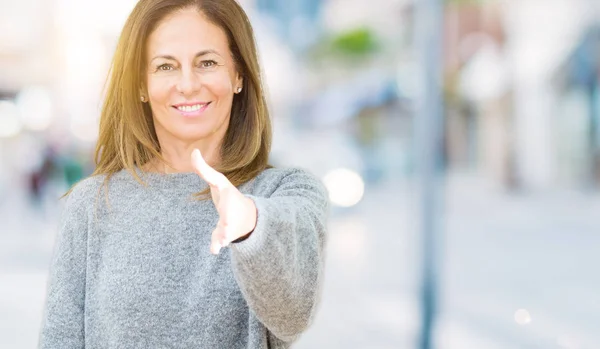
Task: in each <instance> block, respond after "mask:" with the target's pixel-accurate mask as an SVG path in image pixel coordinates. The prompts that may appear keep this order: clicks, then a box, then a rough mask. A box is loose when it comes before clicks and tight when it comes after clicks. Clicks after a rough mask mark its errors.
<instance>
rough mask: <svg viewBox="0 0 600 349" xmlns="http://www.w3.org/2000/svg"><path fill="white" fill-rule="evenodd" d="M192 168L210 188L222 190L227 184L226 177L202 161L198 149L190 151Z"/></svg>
mask: <svg viewBox="0 0 600 349" xmlns="http://www.w3.org/2000/svg"><path fill="white" fill-rule="evenodd" d="M192 166H194V169H195V170H196V173H198V175H200V177H202V178H203V179H204V180H205V181H206V182H207V183H208V184H210V185H211V186H215V187H217V188H224V187H226V186H227V185H228V184H229V180H228V179H227V177H225V176H224V175H223V174H222V173H220V172H218V171H217V170H215V169H214V168H212V167H210V165H209V164H207V163H206V161H204V158H203V157H202V154H201V153H200V150H198V149H194V151H192Z"/></svg>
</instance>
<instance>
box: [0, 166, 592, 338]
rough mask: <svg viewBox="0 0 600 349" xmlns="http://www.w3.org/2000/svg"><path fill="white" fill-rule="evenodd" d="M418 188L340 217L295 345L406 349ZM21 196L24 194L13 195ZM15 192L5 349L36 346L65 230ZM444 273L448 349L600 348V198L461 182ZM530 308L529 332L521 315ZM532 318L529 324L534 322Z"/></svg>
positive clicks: (6, 216) (372, 199) (335, 216)
mask: <svg viewBox="0 0 600 349" xmlns="http://www.w3.org/2000/svg"><path fill="white" fill-rule="evenodd" d="M411 188H412V187H411V185H410V183H409V182H400V181H396V182H391V183H386V185H385V186H384V185H380V186H377V187H374V188H372V189H370V190H367V191H366V193H365V197H364V199H363V201H362V202H361V203H360V204H359V205H357V206H356V207H353V208H351V209H347V210H341V209H336V210H334V211H333V212H332V220H331V225H330V238H329V244H328V260H327V265H326V277H325V288H324V298H323V300H322V306H321V310H320V312H319V313H318V316H317V318H316V319H315V322H314V325H313V327H312V328H311V329H310V330H309V331H308V332H307V333H306V334H305V335H304V336H303V337H302V338H301V340H300V341H299V343H298V344H297V346H296V348H301V349H309V348H340V349H341V348H365V349H366V348H369V349H372V348H390V349H392V348H405V347H410V346H411V343H414V336H415V333H416V331H417V328H418V324H419V322H418V319H419V315H418V312H419V309H418V308H417V306H418V302H416V300H417V299H416V297H417V286H416V285H417V282H416V281H417V277H416V275H417V272H418V264H417V259H416V258H417V256H418V253H416V252H415V251H418V250H419V248H418V239H417V238H416V234H415V232H414V230H413V229H412V226H413V223H414V210H413V207H414V196H413V193H412V191H411ZM13 189H15V188H13ZM20 197H22V196H19V195H16V193H13V194H12V195H11V194H10V192H9V194H8V195H6V196H4V199H3V201H2V209H1V210H0V212H2V217H0V221H2V222H3V223H2V224H3V225H2V230H1V234H0V302H1V303H0V313H1V314H2V316H1V317H0V338H1V340H2V344H3V345H2V348H11V349H26V348H34V347H35V344H36V340H37V333H38V332H37V331H38V328H39V323H40V319H41V310H42V307H43V301H44V295H45V282H46V271H47V267H48V262H49V258H50V255H51V250H52V244H53V238H54V235H55V233H56V230H55V228H56V226H55V225H56V222H55V220H54V218H56V217H57V215H56V214H55V213H56V212H57V211H58V210H59V209H60V207H59V206H58V205H51V206H50V210H52V211H53V212H54V213H53V214H49V215H48V217H52V219H47V220H43V219H41V218H40V215H39V214H37V213H34V212H31V208H28V206H27V204H26V203H25V202H23V201H22V200H19V198H20ZM445 201H446V205H447V212H446V214H445V219H444V224H443V226H444V229H443V232H442V234H443V235H442V236H440V238H441V239H442V241H443V249H442V250H443V255H442V257H441V258H442V261H441V264H442V265H443V270H441V271H440V273H441V275H440V276H441V278H442V282H441V284H440V290H441V292H442V294H441V306H442V308H443V314H442V316H441V318H440V323H439V328H438V333H437V341H438V344H439V346H438V347H439V348H448V349H450V348H452V349H454V348H456V349H459V348H461V349H464V348H491V349H494V348H546V349H552V348H556V349H560V348H580V349H585V348H588V349H595V348H598V347H599V346H600V333H599V332H598V331H597V327H596V326H597V324H598V323H600V296H599V295H598V293H597V292H594V290H597V289H599V288H600V278H598V276H597V275H598V274H597V272H596V270H595V269H596V268H597V265H599V264H600V254H598V252H597V246H600V236H599V235H598V234H597V232H598V231H600V220H598V219H597V216H598V212H600V195H598V194H581V193H573V192H564V191H563V192H552V193H544V194H519V195H508V194H506V193H503V192H501V191H498V190H496V189H495V188H494V187H493V186H491V185H489V183H487V182H486V181H484V180H482V179H480V178H474V177H473V176H469V175H466V174H454V175H452V176H451V177H450V178H449V179H448V181H447V185H446V200H445ZM518 309H525V310H526V311H527V312H528V315H529V317H528V319H525V320H526V321H524V322H523V323H524V324H522V325H520V324H519V323H518V322H517V321H515V312H516V311H517V310H518ZM529 320H530V322H529Z"/></svg>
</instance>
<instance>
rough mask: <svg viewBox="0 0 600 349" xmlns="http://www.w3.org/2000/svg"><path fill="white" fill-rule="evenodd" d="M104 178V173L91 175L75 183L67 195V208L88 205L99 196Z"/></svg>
mask: <svg viewBox="0 0 600 349" xmlns="http://www.w3.org/2000/svg"><path fill="white" fill-rule="evenodd" d="M104 179H105V176H104V175H97V176H90V177H87V178H85V179H82V180H80V181H79V182H77V183H76V184H74V185H73V186H72V187H71V190H70V191H69V192H68V194H67V195H66V196H65V206H66V208H67V209H69V208H71V209H73V208H79V207H86V206H88V205H89V204H90V203H91V202H93V200H94V199H95V198H96V197H97V196H98V194H99V192H100V189H101V187H102V185H103V184H104Z"/></svg>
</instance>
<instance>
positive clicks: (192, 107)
mask: <svg viewBox="0 0 600 349" xmlns="http://www.w3.org/2000/svg"><path fill="white" fill-rule="evenodd" d="M210 103H211V102H206V103H194V104H176V105H174V106H173V107H174V108H175V109H177V110H179V111H182V112H186V113H190V112H195V111H198V110H200V109H203V108H205V107H207V106H208V105H209V104H210Z"/></svg>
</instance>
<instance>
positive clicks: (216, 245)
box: [210, 221, 231, 254]
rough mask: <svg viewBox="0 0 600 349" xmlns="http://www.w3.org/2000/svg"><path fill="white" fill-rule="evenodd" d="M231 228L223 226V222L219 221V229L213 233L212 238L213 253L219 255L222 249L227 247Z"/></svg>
mask: <svg viewBox="0 0 600 349" xmlns="http://www.w3.org/2000/svg"><path fill="white" fill-rule="evenodd" d="M229 230H230V229H229V228H228V227H227V226H226V225H225V224H223V222H222V221H219V223H218V224H217V227H216V228H215V230H213V232H212V236H211V247H210V250H211V253H214V254H217V253H219V250H220V249H221V248H224V247H227V246H228V245H229V242H230V240H231V239H230V238H229V236H230V235H231V234H229Z"/></svg>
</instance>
